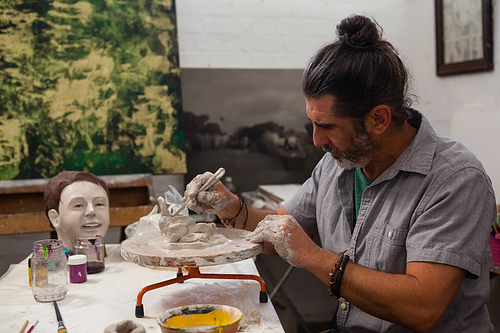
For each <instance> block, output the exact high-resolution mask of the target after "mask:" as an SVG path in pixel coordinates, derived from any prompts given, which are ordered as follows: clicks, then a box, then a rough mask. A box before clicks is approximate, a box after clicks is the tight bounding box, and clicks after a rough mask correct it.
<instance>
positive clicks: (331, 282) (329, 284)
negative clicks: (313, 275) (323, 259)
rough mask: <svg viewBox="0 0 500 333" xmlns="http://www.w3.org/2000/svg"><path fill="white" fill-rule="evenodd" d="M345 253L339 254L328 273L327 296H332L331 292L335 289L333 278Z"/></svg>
mask: <svg viewBox="0 0 500 333" xmlns="http://www.w3.org/2000/svg"><path fill="white" fill-rule="evenodd" d="M346 252H347V250H345V251H343V252H340V253H339V256H338V257H337V261H336V262H335V266H334V267H333V268H332V270H331V271H330V273H328V275H330V281H329V283H328V296H333V291H334V289H335V282H336V281H335V276H336V275H338V274H337V273H338V271H339V268H340V264H341V263H342V260H343V259H344V254H345V253H346Z"/></svg>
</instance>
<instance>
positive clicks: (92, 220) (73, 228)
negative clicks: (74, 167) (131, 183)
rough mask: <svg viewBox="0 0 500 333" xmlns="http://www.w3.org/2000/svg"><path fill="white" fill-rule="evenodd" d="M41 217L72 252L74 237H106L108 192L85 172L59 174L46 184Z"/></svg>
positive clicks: (99, 180) (98, 180)
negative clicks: (50, 225) (47, 220)
mask: <svg viewBox="0 0 500 333" xmlns="http://www.w3.org/2000/svg"><path fill="white" fill-rule="evenodd" d="M43 197H44V200H45V214H46V215H47V217H48V218H49V220H50V222H51V224H52V226H53V227H54V229H55V230H56V232H57V238H58V239H60V240H62V242H63V245H64V247H65V248H67V249H69V250H70V251H73V246H74V244H75V239H76V237H81V236H87V237H93V236H95V235H101V236H102V237H103V238H104V236H106V233H107V232H108V228H109V190H108V187H107V186H106V183H105V182H104V181H103V180H102V179H100V178H98V177H96V176H95V175H93V174H91V173H89V172H83V171H63V172H61V173H60V174H58V175H57V176H54V177H53V178H52V179H51V180H49V182H48V183H47V185H46V187H45V191H44V195H43Z"/></svg>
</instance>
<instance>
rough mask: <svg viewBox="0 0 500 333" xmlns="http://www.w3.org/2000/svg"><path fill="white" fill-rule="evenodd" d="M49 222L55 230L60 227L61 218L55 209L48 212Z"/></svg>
mask: <svg viewBox="0 0 500 333" xmlns="http://www.w3.org/2000/svg"><path fill="white" fill-rule="evenodd" d="M48 215H49V220H50V222H51V223H52V225H53V226H54V229H57V228H58V227H59V226H60V225H61V217H60V216H59V213H58V212H57V211H56V210H55V209H51V210H49V214H48Z"/></svg>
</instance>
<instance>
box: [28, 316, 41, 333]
mask: <svg viewBox="0 0 500 333" xmlns="http://www.w3.org/2000/svg"><path fill="white" fill-rule="evenodd" d="M36 324H38V319H37V320H36V321H35V323H34V324H33V325H31V327H30V329H29V330H28V332H26V333H31V332H33V330H34V329H35V326H36Z"/></svg>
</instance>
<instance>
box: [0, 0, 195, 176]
mask: <svg viewBox="0 0 500 333" xmlns="http://www.w3.org/2000/svg"><path fill="white" fill-rule="evenodd" d="M178 58H179V57H178V43H177V29H176V17H175V2H174V1H173V0H147V1H138V0H135V1H134V0H130V1H119V0H78V1H77V0H58V1H53V0H2V1H1V2H0V80H1V81H0V179H1V180H9V179H31V178H50V177H52V176H54V175H56V174H58V173H59V172H60V171H62V170H80V171H89V172H92V173H94V174H96V175H115V174H130V173H153V174H172V173H185V172H186V154H185V151H184V135H183V129H182V112H181V110H182V105H181V104H182V103H181V85H180V69H179V60H178Z"/></svg>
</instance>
